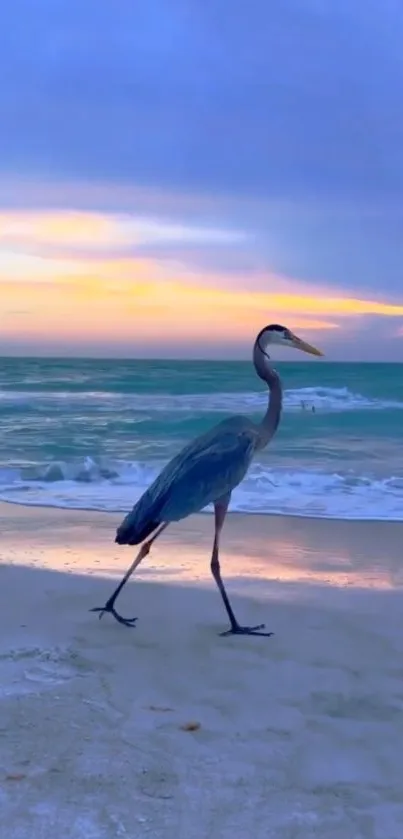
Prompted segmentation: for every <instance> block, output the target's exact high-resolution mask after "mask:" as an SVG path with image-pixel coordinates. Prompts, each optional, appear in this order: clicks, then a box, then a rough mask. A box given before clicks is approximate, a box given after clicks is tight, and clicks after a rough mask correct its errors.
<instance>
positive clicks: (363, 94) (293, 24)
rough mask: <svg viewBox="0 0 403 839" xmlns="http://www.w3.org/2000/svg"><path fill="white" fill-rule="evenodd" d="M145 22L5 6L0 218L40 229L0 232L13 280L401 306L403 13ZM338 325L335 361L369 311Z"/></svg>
mask: <svg viewBox="0 0 403 839" xmlns="http://www.w3.org/2000/svg"><path fill="white" fill-rule="evenodd" d="M143 6H144V7H143ZM143 6H142V7H141V9H140V8H139V7H138V6H137V5H136V4H133V3H132V2H131V0H119V3H118V4H111V3H110V2H109V1H108V0H87V1H86V2H85V3H83V2H81V0H60V2H58V3H56V4H55V3H52V2H50V0H44V1H43V2H42V3H40V4H38V3H37V4H30V3H28V4H27V3H26V1H25V0H14V2H13V3H12V4H7V7H6V8H5V10H4V13H3V28H4V31H6V32H7V38H6V39H5V43H4V44H3V46H2V51H1V54H0V108H1V112H2V116H3V122H4V124H6V125H7V131H3V132H1V133H0V161H1V163H0V203H1V206H2V208H3V222H4V216H6V217H9V214H10V213H11V211H12V209H14V211H15V212H17V213H20V212H21V210H24V211H25V213H26V214H27V213H28V214H29V218H28V219H26V222H27V224H26V225H25V229H23V230H21V228H20V229H19V231H17V232H16V231H15V229H14V232H11V233H10V231H8V233H7V232H5V231H4V229H3V230H2V222H1V220H0V234H1V235H2V239H1V242H2V256H1V258H0V265H1V271H2V275H3V277H5V276H6V275H7V276H8V281H10V279H11V278H12V277H14V282H18V281H19V280H20V279H21V280H23V279H24V277H25V276H27V275H28V273H29V271H30V270H31V269H32V274H31V276H32V279H33V281H35V282H38V278H39V276H42V277H43V276H44V274H45V273H46V272H47V276H48V278H49V284H50V281H51V276H52V272H53V274H54V277H55V279H58V278H61V280H63V281H64V279H65V278H66V274H67V275H69V276H74V275H75V268H73V266H76V265H77V264H79V271H80V276H83V277H85V276H90V277H92V276H93V272H94V271H95V270H96V269H99V270H100V271H101V275H102V277H104V275H105V271H111V272H112V278H113V281H114V282H115V283H116V282H117V275H116V271H115V269H116V266H117V261H119V260H121V261H123V262H121V263H120V268H121V269H123V270H127V271H128V272H129V276H132V274H133V275H134V276H135V277H137V276H138V273H139V272H141V271H143V272H145V274H146V275H147V272H148V271H151V273H152V274H153V276H154V275H155V274H156V273H157V274H158V275H159V276H161V275H163V276H164V281H165V280H166V279H167V278H168V279H172V278H175V276H176V277H179V278H180V281H181V283H182V284H183V285H185V278H186V277H187V278H188V281H189V282H191V281H192V279H193V280H196V281H197V283H200V284H205V285H206V286H208V287H212V286H215V285H217V287H218V288H219V289H226V290H227V291H228V292H230V291H232V292H233V293H234V294H242V292H243V290H244V289H245V288H248V289H250V290H254V291H256V292H257V293H260V292H270V291H275V290H276V289H277V290H279V289H280V285H279V283H280V280H281V283H282V284H283V286H285V285H287V288H288V287H289V288H290V289H292V293H293V294H296V295H297V297H298V295H299V296H301V295H302V296H303V297H304V299H312V300H315V299H316V298H318V297H320V298H321V299H322V298H323V297H326V299H330V298H331V297H332V296H333V298H335V299H341V298H344V299H346V300H358V301H364V302H365V301H367V302H365V305H366V306H367V305H368V301H369V302H370V303H371V304H376V305H378V310H379V307H382V306H383V305H386V304H389V305H390V304H395V305H397V306H398V305H401V304H402V303H403V281H402V280H403V277H402V268H401V266H402V265H403V209H402V208H403V176H402V172H403V151H402V150H403V112H402V109H401V101H402V98H403V75H402V72H401V44H402V40H403V38H402V36H403V7H402V6H401V4H400V5H399V4H398V3H396V1H395V0H384V3H382V4H381V3H379V2H378V0H357V2H354V3H352V2H351V0H339V2H337V3H326V2H325V0H282V2H280V0H275V2H272V3H267V2H265V0H251V2H250V3H248V4H247V5H243V4H241V3H239V2H235V3H234V2H230V0H216V2H215V3H212V2H211V0H206V2H205V3H203V4H201V3H200V2H196V0H186V2H185V0H175V2H171V3H169V2H168V3H166V2H164V1H163V0H149V2H148V3H147V4H143ZM39 210H41V212H42V214H43V215H42V217H41V218H39V216H37V217H36V219H34V218H33V215H35V214H36V213H38V211H39ZM28 211H29V212H28ZM66 214H69V222H67V215H66ZM6 221H7V219H6ZM101 254H102V258H103V261H104V263H113V264H112V265H109V267H107V268H105V265H104V266H102V265H101V264H100V261H101ZM130 259H131V260H132V262H131V263H130ZM35 260H36V261H35ZM41 260H42V261H41ZM43 260H46V265H45V263H44V262H43ZM134 262H135V266H134ZM61 263H64V267H63V265H62V264H61ZM89 263H91V265H90V264H89ZM129 263H130V265H129ZM69 264H70V268H71V270H70V271H69V268H68V267H66V266H68V265H69ZM7 272H8V274H7ZM63 278H64V279H63ZM273 278H276V281H275V284H274V285H273V282H274V281H273ZM288 278H295V279H288ZM42 281H43V282H44V281H45V280H42ZM386 289H387V290H386ZM282 293H286V292H282ZM290 293H291V291H290ZM272 302H273V301H272ZM371 312H372V314H373V310H371ZM371 312H370V313H367V314H365V315H364V314H360V315H359V317H362V318H364V320H365V318H368V317H371V316H372V314H371ZM306 316H307V317H308V313H307V314H306ZM322 316H323V317H325V319H326V318H328V317H329V318H330V321H332V322H333V314H331V313H329V311H328V310H327V314H326V316H325V315H322V314H320V315H318V313H317V312H316V311H315V310H313V311H312V312H310V314H309V317H310V318H311V320H317V319H319V320H321V319H322ZM339 317H340V318H342V320H343V329H338V330H336V329H333V330H328V331H327V332H326V335H327V336H329V340H330V336H332V337H331V340H332V341H334V342H335V344H334V346H335V347H336V346H340V341H341V333H343V335H347V332H346V329H347V326H346V324H347V320H349V323H352V322H353V319H354V318H355V317H356V315H353V314H352V313H351V312H350V313H349V314H347V313H346V312H344V314H341V313H338V314H337V318H339ZM357 317H358V316H357ZM377 317H381V316H380V315H377ZM383 317H385V319H387V320H389V318H388V316H387V315H383ZM354 322H355V323H356V328H357V330H358V331H359V323H358V321H354ZM366 328H367V329H369V322H368V323H367V327H366ZM378 329H380V327H379V324H378ZM364 331H365V330H364ZM357 334H358V332H357ZM359 334H360V336H361V338H362V333H361V332H359ZM326 340H328V338H326ZM337 342H339V343H337ZM395 344H396V339H395ZM380 351H381V350H380Z"/></svg>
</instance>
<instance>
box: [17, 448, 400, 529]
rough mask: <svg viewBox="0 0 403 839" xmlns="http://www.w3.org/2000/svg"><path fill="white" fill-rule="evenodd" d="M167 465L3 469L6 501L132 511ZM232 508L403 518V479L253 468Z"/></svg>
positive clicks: (100, 464)
mask: <svg viewBox="0 0 403 839" xmlns="http://www.w3.org/2000/svg"><path fill="white" fill-rule="evenodd" d="M161 465H162V464H156V463H154V464H151V463H146V462H144V463H141V462H132V463H129V462H122V461H106V460H104V461H100V462H97V463H96V462H95V461H93V460H91V458H87V459H86V460H85V461H84V462H83V463H80V464H65V463H62V462H59V463H53V464H51V465H48V466H44V467H37V468H35V469H32V470H31V475H30V476H29V477H28V476H27V475H25V477H24V478H23V477H22V475H21V473H20V472H19V470H17V469H3V470H0V498H1V499H2V500H4V501H10V502H13V503H18V504H27V505H33V506H50V507H60V508H70V509H88V510H103V511H109V512H112V511H116V512H122V513H123V512H126V511H127V510H130V509H131V507H132V506H133V504H134V503H135V501H136V500H137V499H138V498H139V497H140V495H141V494H142V493H143V492H144V490H145V489H146V488H147V486H148V485H149V484H150V483H151V481H152V480H153V479H154V477H155V476H156V474H157V473H158V471H159V469H160V468H161ZM230 510H232V511H239V512H247V513H260V514H263V513H272V514H281V515H293V516H306V517H314V518H340V519H359V520H363V519H367V520H378V521H379V520H388V521H401V520H403V478H402V477H398V476H390V477H387V478H383V479H381V478H377V479H375V478H371V477H368V476H355V475H353V474H351V473H347V474H341V472H332V473H325V472H320V471H315V470H308V469H306V470H298V471H286V470H281V469H269V468H267V467H265V466H264V465H262V464H258V463H256V464H254V465H253V466H252V468H251V469H250V471H249V473H248V475H247V477H246V479H245V480H244V481H243V483H242V484H241V485H240V486H239V487H237V489H235V491H234V493H233V495H232V502H231V506H230Z"/></svg>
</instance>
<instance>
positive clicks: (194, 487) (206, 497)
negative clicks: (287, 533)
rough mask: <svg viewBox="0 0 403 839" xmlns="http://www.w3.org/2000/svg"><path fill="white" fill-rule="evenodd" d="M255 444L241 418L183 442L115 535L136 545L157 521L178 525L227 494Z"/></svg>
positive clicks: (252, 431)
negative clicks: (185, 443) (180, 521)
mask: <svg viewBox="0 0 403 839" xmlns="http://www.w3.org/2000/svg"><path fill="white" fill-rule="evenodd" d="M255 444H256V429H255V428H254V426H253V424H252V423H251V422H250V421H249V420H247V418H246V417H231V418H230V419H228V420H224V421H223V422H221V423H220V424H219V425H216V426H215V427H214V428H212V429H210V430H209V431H208V432H207V433H206V434H203V435H201V436H200V437H196V439H195V440H192V441H191V442H189V443H188V444H187V445H186V446H185V447H184V448H183V449H182V451H180V452H179V453H178V454H177V455H176V456H175V457H174V458H172V460H171V461H170V462H169V463H167V465H166V466H165V467H164V469H163V470H162V471H161V472H160V474H159V475H158V477H157V478H156V479H155V481H153V483H152V484H150V486H149V487H148V488H147V489H146V491H145V492H144V493H143V495H142V496H141V498H139V500H138V501H137V502H136V504H135V505H134V507H133V509H132V510H131V512H130V513H128V514H127V516H125V518H124V520H123V522H122V524H121V525H120V527H119V528H118V531H117V541H118V542H119V544H131V545H137V544H138V543H139V542H140V541H143V540H144V539H145V538H146V537H147V536H148V535H149V534H150V533H151V532H152V531H153V530H155V529H156V528H157V527H158V525H159V524H160V523H161V522H163V521H179V520H180V519H184V518H186V516H189V515H190V514H191V513H196V512H198V511H199V510H202V509H203V507H206V506H207V504H209V503H210V502H212V501H216V500H218V499H219V498H221V497H222V496H224V495H226V494H227V493H228V492H231V490H232V489H234V487H236V486H237V485H238V484H239V483H240V482H241V481H242V479H243V477H244V476H245V474H246V472H247V469H248V467H249V464H250V462H251V459H252V456H253V453H254V450H255Z"/></svg>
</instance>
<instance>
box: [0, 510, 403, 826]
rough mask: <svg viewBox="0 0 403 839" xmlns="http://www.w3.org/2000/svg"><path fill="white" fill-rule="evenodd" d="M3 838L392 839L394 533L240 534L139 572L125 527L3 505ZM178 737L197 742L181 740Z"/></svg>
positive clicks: (178, 550)
mask: <svg viewBox="0 0 403 839" xmlns="http://www.w3.org/2000/svg"><path fill="white" fill-rule="evenodd" d="M0 520H1V528H2V548H1V554H0V580H1V592H2V597H1V600H2V609H1V610H0V629H1V632H0V686H1V687H0V702H1V705H0V707H1V712H2V713H1V720H2V721H1V736H2V749H1V752H0V801H1V805H2V806H1V810H0V827H2V828H3V830H2V833H4V835H7V836H8V837H10V839H31V837H32V835H38V836H39V835H40V836H43V837H45V839H47V837H49V839H50V837H53V836H54V835H57V834H59V835H62V836H63V838H64V837H67V839H69V838H70V837H71V839H82V837H83V836H86V837H91V839H92V837H94V839H98V838H99V839H110V837H111V836H116V837H120V836H121V837H125V836H128V837H137V836H138V837H145V836H152V837H154V839H171V837H172V839H173V837H175V839H176V837H177V838H178V839H205V837H206V836H209V837H211V839H227V837H228V839H229V837H233V836H234V835H237V836H240V837H249V836H256V837H257V839H260V837H262V839H263V837H271V836H273V837H276V839H306V838H307V837H308V836H309V837H318V839H319V837H320V839H339V837H340V839H346V837H350V836H351V837H352V836H354V839H355V837H357V838H358V839H360V837H363V839H364V837H366V836H373V837H374V839H400V837H401V836H402V835H403V808H402V806H401V801H402V788H401V784H402V782H401V778H402V777H403V758H402V756H401V748H400V742H401V739H400V738H401V735H402V733H403V729H402V719H401V718H402V710H403V692H402V688H401V682H402V675H403V670H402V664H401V662H402V653H403V632H402V618H401V615H402V608H401V606H402V593H401V588H402V585H403V576H402V571H401V567H400V566H401V553H400V546H401V544H402V536H403V525H402V524H398V523H396V524H394V523H391V524H388V523H369V522H365V523H361V522H335V521H324V520H314V519H302V518H288V519H287V518H285V517H284V518H283V517H274V516H270V517H265V516H247V515H246V516H245V515H242V514H235V513H233V514H231V515H230V516H229V517H228V520H227V522H226V525H225V530H224V532H223V548H222V573H223V577H224V579H225V580H226V582H227V587H228V592H229V594H230V597H231V599H232V601H233V605H234V609H235V611H236V613H237V615H238V617H239V620H240V621H241V622H245V623H246V622H248V623H249V622H250V623H260V622H263V621H265V622H266V625H267V629H268V630H273V631H274V632H275V635H274V636H273V637H272V638H227V639H224V638H220V637H219V632H220V631H222V630H223V629H225V628H226V625H227V624H226V615H225V612H224V610H223V607H222V604H221V601H220V598H219V595H218V592H217V591H216V589H215V586H214V584H213V582H212V580H211V575H210V571H209V562H210V553H211V544H212V535H213V519H212V517H211V516H208V515H199V516H194V517H191V518H190V519H188V520H187V521H186V522H183V523H179V524H177V525H175V526H172V528H169V529H168V530H167V532H166V534H164V536H163V537H161V541H160V543H159V545H156V546H155V549H153V551H152V553H151V555H150V557H149V558H147V559H146V560H145V561H144V563H143V564H142V565H141V566H140V568H139V569H138V572H136V574H135V575H134V578H133V582H130V584H129V585H128V586H127V588H126V590H125V592H124V593H123V594H122V597H121V600H119V601H118V603H119V608H120V610H121V611H122V613H123V614H124V615H128V616H130V617H131V616H133V615H138V616H139V621H138V625H137V626H136V628H135V629H133V630H131V629H127V628H125V627H122V626H120V625H118V624H117V623H116V622H114V621H113V620H112V619H111V618H110V617H109V616H105V617H104V619H103V620H102V621H99V620H98V619H97V616H96V615H94V614H91V613H90V612H89V609H90V608H91V607H92V606H101V605H102V604H103V603H104V602H105V599H106V597H107V596H109V594H110V592H111V590H112V587H113V586H114V585H115V584H116V580H117V578H118V577H119V576H120V574H121V573H123V571H124V570H125V569H126V567H127V566H128V565H129V563H130V561H131V559H132V558H133V549H132V548H129V549H128V548H125V549H123V548H119V547H118V546H116V545H115V544H114V541H113V540H114V534H115V528H116V526H117V524H118V523H119V522H120V520H121V516H120V515H115V514H112V513H94V512H88V513H87V512H84V511H71V510H57V509H50V508H37V507H35V508H33V507H22V506H19V505H10V504H0ZM189 729H190V730H189Z"/></svg>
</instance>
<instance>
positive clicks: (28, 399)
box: [0, 387, 403, 413]
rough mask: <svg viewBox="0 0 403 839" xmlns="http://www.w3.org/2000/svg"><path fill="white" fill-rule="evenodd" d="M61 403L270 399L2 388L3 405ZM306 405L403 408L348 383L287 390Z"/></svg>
mask: <svg viewBox="0 0 403 839" xmlns="http://www.w3.org/2000/svg"><path fill="white" fill-rule="evenodd" d="M39 402H40V403H44V404H49V403H59V404H60V403H61V404H63V405H64V407H65V406H66V405H67V404H68V403H71V404H72V406H73V407H76V406H77V404H78V403H80V404H81V403H83V404H86V405H92V406H94V405H96V404H97V403H98V404H100V405H102V406H103V407H108V404H109V405H110V407H116V408H122V407H125V408H130V409H132V410H143V411H147V410H149V411H152V412H157V413H158V412H161V411H164V412H184V411H185V412H189V411H196V412H198V413H205V412H207V413H209V412H212V413H214V412H229V413H234V412H241V413H243V412H251V411H253V410H255V409H256V410H257V411H258V410H261V409H262V408H264V407H265V405H266V403H267V393H266V392H265V391H257V392H256V391H250V392H248V391H244V392H240V393H236V392H233V393H222V392H217V393H207V394H206V393H197V394H193V393H187V394H176V395H172V394H165V393H153V394H150V393H124V394H123V393H114V392H112V391H40V390H32V391H0V403H2V404H3V405H9V406H12V405H35V404H37V403H39ZM303 407H305V408H307V409H311V408H312V407H314V408H315V409H316V410H319V411H323V412H334V411H337V412H339V411H357V410H358V411H368V410H376V411H380V410H391V409H392V410H393V409H396V410H402V409H403V402H399V401H391V400H382V399H375V398H370V397H366V396H363V395H361V394H360V393H354V392H353V391H351V390H349V389H348V388H347V387H341V388H335V387H301V388H291V389H286V390H285V391H284V409H285V410H286V411H287V410H291V411H295V410H297V411H300V410H301V409H302V408H303Z"/></svg>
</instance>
